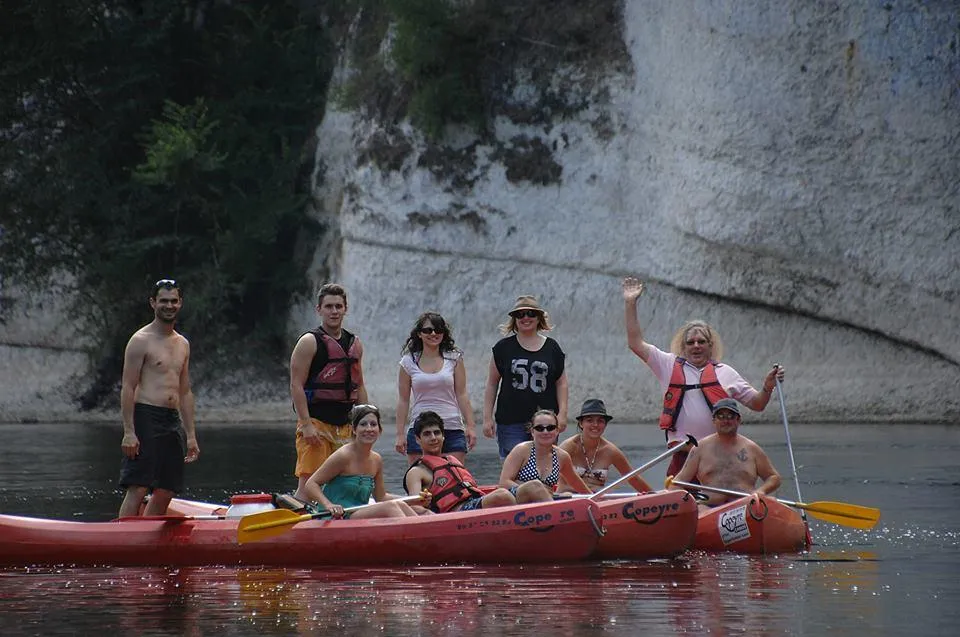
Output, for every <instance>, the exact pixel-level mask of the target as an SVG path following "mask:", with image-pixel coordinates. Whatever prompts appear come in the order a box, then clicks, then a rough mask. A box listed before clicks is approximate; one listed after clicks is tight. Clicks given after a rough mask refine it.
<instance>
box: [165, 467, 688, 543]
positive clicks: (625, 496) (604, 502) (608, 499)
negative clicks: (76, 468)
mask: <svg viewBox="0 0 960 637" xmlns="http://www.w3.org/2000/svg"><path fill="white" fill-rule="evenodd" d="M480 488H481V489H483V490H484V491H492V490H493V489H496V488H497V487H496V485H486V486H482V487H480ZM245 497H247V496H234V497H233V502H234V503H235V504H236V503H237V502H238V501H242V498H245ZM257 498H259V499H261V500H262V499H266V500H269V498H270V496H268V495H266V494H260V495H259V496H255V495H251V496H249V499H257ZM575 498H584V496H580V495H578V496H575ZM597 505H598V506H599V509H600V514H601V515H602V517H603V527H604V534H603V536H602V537H601V538H600V541H599V543H598V544H597V548H596V549H595V550H594V552H593V553H592V554H591V555H590V558H591V559H601V560H617V559H631V560H646V559H653V558H669V557H674V556H676V555H679V554H681V553H683V552H684V551H686V550H687V549H689V548H690V547H691V546H693V540H694V536H695V535H696V533H697V504H696V501H695V500H694V498H693V496H691V495H690V494H689V493H687V492H686V491H657V492H653V493H622V492H621V493H610V494H607V495H605V496H603V497H602V499H601V500H600V501H599V502H598V503H597ZM170 510H171V512H176V513H178V514H182V515H204V514H220V515H222V514H224V512H226V510H227V508H226V507H224V506H220V505H216V504H208V503H205V502H195V501H192V500H181V499H174V500H173V502H172V504H171V507H170ZM444 515H446V514H444Z"/></svg>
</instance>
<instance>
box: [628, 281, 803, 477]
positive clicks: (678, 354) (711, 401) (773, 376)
mask: <svg viewBox="0 0 960 637" xmlns="http://www.w3.org/2000/svg"><path fill="white" fill-rule="evenodd" d="M642 294H643V283H642V282H641V281H640V280H638V279H636V278H634V277H627V278H626V279H624V280H623V299H624V303H625V307H624V319H625V322H626V325H627V345H629V347H630V350H631V351H632V352H633V353H634V354H636V355H637V356H639V357H640V359H641V360H642V361H643V362H644V363H646V364H647V366H648V367H649V368H650V370H651V371H652V372H653V373H654V375H655V376H656V377H657V380H659V381H660V386H661V387H662V388H663V392H664V394H663V411H662V413H661V415H660V428H661V429H663V430H664V433H665V435H666V438H667V446H668V447H673V446H675V445H677V444H680V443H682V442H684V441H685V440H686V437H687V434H691V435H692V436H694V437H695V438H697V439H698V440H699V439H700V438H704V437H706V436H708V435H710V434H712V433H714V426H713V420H712V417H711V410H712V408H713V405H715V404H716V403H717V402H718V401H720V400H722V399H724V398H734V399H736V400H737V401H738V402H740V403H741V404H743V405H746V406H747V407H749V408H750V409H753V410H754V411H763V410H764V408H765V407H766V406H767V403H768V402H770V396H771V395H772V393H773V388H774V386H775V383H776V380H777V379H779V380H781V381H782V380H783V377H784V368H783V366H782V365H779V364H777V365H774V366H773V369H771V370H770V371H769V372H768V373H767V375H766V376H765V377H764V379H763V388H762V389H761V390H760V391H758V390H757V389H755V388H754V387H753V386H752V385H751V384H750V383H748V382H747V381H746V380H744V379H743V377H742V376H741V375H740V374H739V373H738V372H737V370H735V369H734V368H732V367H730V366H729V365H724V364H723V363H721V362H720V357H721V356H722V355H723V344H722V343H721V342H720V335H719V334H717V332H716V331H715V330H714V329H713V328H712V327H710V325H708V324H707V323H705V322H704V321H690V322H688V323H687V324H686V325H684V326H683V327H681V328H680V329H679V330H678V331H677V333H676V334H674V337H673V340H672V341H671V343H670V349H671V352H672V353H668V352H664V351H662V350H660V349H658V348H657V347H655V346H653V345H651V344H650V343H647V342H646V341H644V340H643V330H642V329H641V328H640V320H639V318H638V317H637V300H638V299H639V298H640V295H642ZM686 459H687V453H685V452H682V451H681V452H679V453H676V454H674V455H673V459H672V460H671V462H670V467H669V468H668V469H667V475H677V473H679V472H680V469H681V468H682V467H683V463H684V461H686Z"/></svg>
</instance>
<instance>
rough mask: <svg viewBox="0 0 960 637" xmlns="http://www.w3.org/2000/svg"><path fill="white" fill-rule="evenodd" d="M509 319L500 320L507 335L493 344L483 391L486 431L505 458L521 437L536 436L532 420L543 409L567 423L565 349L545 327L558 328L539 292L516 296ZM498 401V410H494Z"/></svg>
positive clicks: (484, 430)
mask: <svg viewBox="0 0 960 637" xmlns="http://www.w3.org/2000/svg"><path fill="white" fill-rule="evenodd" d="M508 316H509V320H508V321H507V322H506V323H505V324H503V325H501V326H500V331H501V333H502V334H504V336H505V337H504V338H502V339H500V341H498V342H497V344H496V345H494V346H493V357H492V358H491V359H490V370H489V372H488V373H487V387H486V391H485V392H484V395H483V435H484V436H486V437H487V438H493V436H494V434H496V436H497V444H498V446H499V448H500V459H501V460H503V459H504V458H506V457H507V454H509V453H510V450H511V449H513V448H514V447H515V446H516V445H517V444H518V443H521V442H525V441H528V440H531V436H530V433H529V431H528V430H527V425H528V423H529V422H530V419H531V418H532V417H533V414H534V413H535V412H536V411H537V410H538V409H549V410H550V411H552V412H554V413H555V414H557V421H558V424H559V426H560V431H561V432H562V431H563V430H564V429H566V427H567V374H566V372H565V371H564V363H565V360H566V354H564V353H563V350H562V349H560V345H559V344H558V343H557V342H556V341H555V340H553V339H552V338H550V337H549V336H544V335H543V334H541V332H547V331H549V330H551V329H552V328H553V326H552V325H551V324H550V317H549V315H548V314H547V312H546V311H545V310H544V309H543V308H542V307H541V306H540V302H539V301H538V300H537V297H535V296H532V295H529V294H525V295H523V296H519V297H517V301H516V303H514V305H513V309H511V310H510V311H509V312H508ZM494 404H496V412H494Z"/></svg>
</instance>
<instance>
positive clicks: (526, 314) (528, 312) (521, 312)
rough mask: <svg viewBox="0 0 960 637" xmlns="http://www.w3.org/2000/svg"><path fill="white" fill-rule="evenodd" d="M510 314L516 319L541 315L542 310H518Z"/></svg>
mask: <svg viewBox="0 0 960 637" xmlns="http://www.w3.org/2000/svg"><path fill="white" fill-rule="evenodd" d="M510 316H512V317H513V318H516V319H521V318H538V317H539V316H540V312H538V311H536V310H517V311H516V312H514V313H512V314H511V315H510Z"/></svg>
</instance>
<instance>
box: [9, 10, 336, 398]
mask: <svg viewBox="0 0 960 637" xmlns="http://www.w3.org/2000/svg"><path fill="white" fill-rule="evenodd" d="M0 11H2V13H0V60H2V61H0V131H2V133H0V136H2V147H0V166H2V174H0V183H2V189H3V193H4V194H3V197H2V199H0V276H2V277H4V278H7V277H8V278H9V280H15V281H17V282H18V283H20V284H26V285H34V286H36V285H46V284H48V282H49V281H50V280H51V276H53V277H54V279H53V280H61V281H69V282H70V286H71V287H72V288H73V290H72V291H76V292H79V293H80V295H79V298H80V302H79V303H78V304H77V311H78V312H79V316H82V317H83V318H84V319H86V320H88V321H89V322H90V324H91V325H93V326H95V327H96V328H97V329H98V330H99V331H100V332H101V333H100V334H99V335H98V336H99V339H100V341H101V345H102V352H101V354H100V357H101V359H102V361H103V362H102V363H101V364H100V367H99V369H98V378H97V381H96V383H95V387H93V388H92V390H91V391H90V392H89V393H88V395H87V396H86V398H85V403H86V404H88V405H92V404H94V403H96V402H97V401H99V400H101V399H102V396H103V395H105V394H109V393H110V392H112V390H113V388H114V385H115V383H116V380H117V378H118V371H119V366H120V363H121V360H122V356H121V354H122V347H123V345H124V343H125V341H126V338H127V337H128V336H129V334H130V333H131V331H132V330H133V329H135V328H136V327H137V326H138V325H139V324H142V323H143V322H145V319H146V318H147V317H148V316H149V314H148V311H149V308H147V307H146V297H147V295H148V292H149V288H150V285H151V284H152V283H153V281H155V280H156V279H159V278H162V277H175V278H177V279H178V280H179V281H181V282H182V284H183V286H184V293H185V297H186V301H187V303H186V305H185V309H184V313H183V316H182V324H181V329H183V330H184V331H185V332H186V333H187V334H188V335H189V336H190V338H191V339H192V340H193V341H194V344H195V345H194V347H195V351H197V352H198V355H201V356H203V355H211V354H212V353H213V352H214V351H216V350H218V349H219V350H221V351H230V350H234V351H239V350H242V351H245V352H248V353H249V352H255V351H263V350H269V351H270V352H271V355H272V356H274V357H275V354H276V350H277V349H278V347H279V346H280V345H281V344H282V347H283V348H284V349H285V348H286V343H285V340H286V339H285V333H284V327H285V323H286V314H287V307H288V305H289V302H290V299H291V296H292V295H294V294H298V293H302V292H304V291H305V287H306V281H305V271H306V264H308V263H309V259H310V258H311V257H312V253H311V249H312V244H313V243H314V237H315V236H316V234H317V232H318V231H319V228H317V227H315V224H312V223H311V222H310V221H309V217H308V216H307V215H305V214H304V210H303V209H304V204H305V200H306V197H307V195H308V190H307V187H308V183H307V181H308V179H307V176H308V175H309V172H306V171H309V170H311V169H312V161H313V158H312V156H311V148H310V147H309V146H308V145H307V144H308V143H309V140H310V136H311V133H312V130H313V127H314V126H315V125H316V124H317V123H318V122H319V120H320V117H321V116H322V109H323V99H324V95H325V92H326V86H327V82H328V79H329V75H330V69H331V68H332V62H333V59H332V55H331V50H332V48H331V46H330V39H329V37H328V33H327V31H326V30H325V29H324V28H322V27H321V26H320V18H321V16H319V15H317V14H316V13H315V12H314V11H312V10H310V9H309V8H308V5H307V4H305V3H299V2H295V1H287V2H284V1H278V0H261V1H252V2H236V3H227V2H210V1H204V0H198V1H183V2H158V1H153V2H129V1H116V0H108V1H106V2H104V1H102V0H99V1H96V2H93V1H89V0H76V1H75V2H68V3H63V2H54V1H53V0H33V1H31V2H25V1H19V2H17V1H13V2H5V3H4V4H3V7H2V10H0ZM239 344H242V347H240V346H239Z"/></svg>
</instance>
